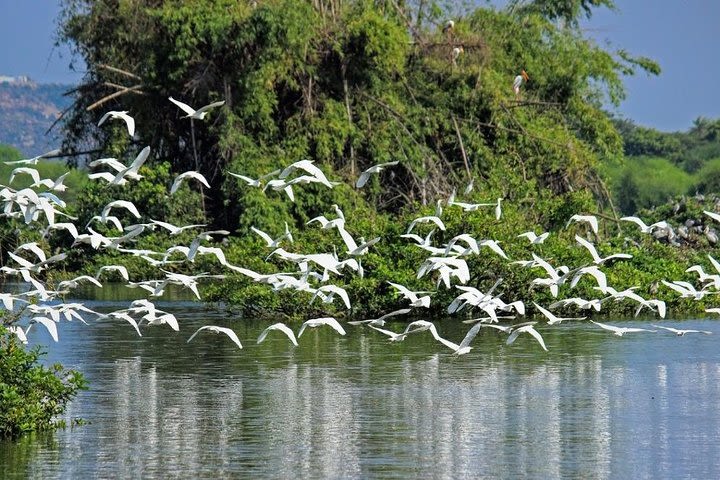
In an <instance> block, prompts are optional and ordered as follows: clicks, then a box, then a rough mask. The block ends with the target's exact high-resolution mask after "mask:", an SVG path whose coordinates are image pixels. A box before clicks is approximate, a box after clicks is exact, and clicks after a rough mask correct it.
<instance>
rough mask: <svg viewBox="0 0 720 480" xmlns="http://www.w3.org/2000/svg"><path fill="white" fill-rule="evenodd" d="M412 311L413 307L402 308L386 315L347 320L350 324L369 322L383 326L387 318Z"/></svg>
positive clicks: (369, 323)
mask: <svg viewBox="0 0 720 480" xmlns="http://www.w3.org/2000/svg"><path fill="white" fill-rule="evenodd" d="M411 311H412V308H401V309H400V310H395V311H392V312H390V313H386V314H385V315H382V316H381V317H378V318H371V319H367V320H353V321H349V322H347V323H348V324H350V325H362V324H365V323H366V324H368V325H373V326H376V327H382V326H384V325H385V320H387V319H388V318H392V317H396V316H398V315H405V314H406V313H410V312H411Z"/></svg>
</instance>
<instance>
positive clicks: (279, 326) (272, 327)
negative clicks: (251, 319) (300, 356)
mask: <svg viewBox="0 0 720 480" xmlns="http://www.w3.org/2000/svg"><path fill="white" fill-rule="evenodd" d="M272 330H280V331H281V332H283V333H284V334H285V335H287V337H288V338H289V339H290V341H291V342H292V344H293V345H295V346H296V347H297V346H298V342H297V339H296V338H295V333H293V331H292V330H290V328H289V327H288V326H287V325H285V324H284V323H282V322H278V323H274V324H272V325H270V326H269V327H267V328H266V329H265V330H263V331H262V333H261V334H260V336H259V337H258V339H257V343H261V342H262V341H263V340H265V337H267V335H268V333H270V332H271V331H272Z"/></svg>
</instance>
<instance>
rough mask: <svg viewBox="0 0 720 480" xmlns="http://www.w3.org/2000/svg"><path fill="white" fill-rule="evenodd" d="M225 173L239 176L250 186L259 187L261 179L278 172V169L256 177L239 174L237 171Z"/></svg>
mask: <svg viewBox="0 0 720 480" xmlns="http://www.w3.org/2000/svg"><path fill="white" fill-rule="evenodd" d="M227 173H229V174H230V175H232V176H233V177H235V178H239V179H240V180H242V181H243V182H245V183H247V184H248V185H249V186H251V187H258V188H259V187H260V186H261V185H262V182H263V180H265V179H266V178H270V177H274V176H275V175H277V174H279V173H280V169H277V170H273V171H272V172H270V173H266V174H265V175H261V176H260V177H258V178H257V179H254V178H250V177H247V176H245V175H240V174H239V173H232V172H227Z"/></svg>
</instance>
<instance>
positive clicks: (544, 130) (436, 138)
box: [59, 0, 653, 229]
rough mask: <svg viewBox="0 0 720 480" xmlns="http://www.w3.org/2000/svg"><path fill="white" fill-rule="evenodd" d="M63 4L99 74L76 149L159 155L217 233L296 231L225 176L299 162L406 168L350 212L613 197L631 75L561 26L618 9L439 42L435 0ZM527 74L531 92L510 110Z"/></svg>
mask: <svg viewBox="0 0 720 480" xmlns="http://www.w3.org/2000/svg"><path fill="white" fill-rule="evenodd" d="M63 4H64V10H63V15H62V17H61V20H60V31H59V33H60V39H61V40H62V41H65V42H68V43H69V44H70V45H71V46H72V48H73V49H74V52H75V54H76V55H78V56H80V57H81V58H82V59H83V60H84V62H85V63H86V65H87V67H88V71H87V74H86V76H85V78H84V79H83V81H82V83H81V85H80V86H79V87H78V88H77V90H76V91H75V96H74V99H75V103H74V106H73V108H72V110H71V111H70V112H69V114H68V115H67V119H66V122H65V129H66V134H67V136H66V142H65V146H66V147H67V148H68V149H71V150H74V151H83V150H94V149H98V150H102V151H103V152H105V153H104V154H106V152H108V151H109V152H112V153H113V154H115V155H117V156H121V155H126V156H132V155H134V154H135V153H136V152H137V151H139V150H140V149H141V148H143V147H144V146H145V145H152V146H153V159H152V160H151V161H152V162H161V161H167V162H169V164H170V166H171V169H172V171H174V172H181V171H185V170H190V169H193V170H198V171H200V172H201V173H203V174H204V175H205V177H206V178H208V180H209V181H210V183H211V185H212V188H211V189H210V190H208V191H206V192H204V193H205V195H206V196H207V198H206V214H207V215H208V217H209V219H210V221H211V222H213V223H214V224H216V225H218V226H223V227H228V228H231V229H235V228H238V227H247V226H248V225H250V224H252V222H253V221H255V220H256V219H257V218H261V217H263V216H264V215H265V213H267V212H268V211H272V212H274V217H276V219H277V220H279V219H281V218H285V219H291V220H292V219H293V218H296V219H301V218H297V217H298V216H299V214H298V212H297V211H293V210H292V207H287V206H285V205H281V204H279V203H276V204H273V202H272V200H267V201H265V200H263V201H258V198H256V196H257V192H253V191H250V190H248V189H247V188H243V187H242V183H241V182H239V181H238V180H237V179H236V178H234V177H232V176H230V175H228V172H235V173H242V174H246V175H249V176H253V175H254V176H258V175H261V174H263V173H266V172H268V171H270V170H272V169H274V168H279V167H282V166H285V165H287V164H289V163H291V162H293V161H296V160H299V159H301V158H310V159H312V160H314V161H316V162H318V163H320V164H323V165H326V166H329V167H332V169H333V171H334V172H335V174H336V175H338V176H339V177H341V178H343V179H351V180H352V179H353V178H356V177H357V175H358V174H359V172H361V171H362V170H364V169H366V168H368V167H369V166H371V165H374V164H377V163H382V162H388V161H392V160H399V161H400V165H398V166H397V167H395V168H393V169H392V171H391V172H390V173H389V175H391V176H392V181H391V182H384V183H383V186H382V187H380V185H379V184H378V183H372V182H371V184H369V185H368V187H366V188H365V189H364V190H363V192H362V193H363V196H362V197H363V198H361V199H358V200H354V201H355V202H356V201H363V200H366V201H368V202H369V204H371V205H374V206H376V208H380V209H381V210H388V211H398V210H399V209H400V208H402V207H404V206H407V205H413V204H428V203H432V202H434V201H435V200H436V199H438V198H441V197H444V196H447V195H448V194H449V193H450V191H451V190H452V189H453V188H454V187H457V186H458V185H460V184H461V183H463V182H467V181H468V180H469V178H475V177H476V178H478V179H479V180H480V181H479V182H477V185H479V190H480V191H481V192H483V193H485V194H487V195H491V196H495V195H500V196H503V197H504V198H508V199H511V200H512V199H514V200H520V201H523V199H525V201H527V200H528V199H533V198H536V197H538V198H542V197H543V196H560V197H562V196H564V195H566V194H571V193H572V192H574V191H577V190H582V189H584V188H590V189H591V190H592V191H593V192H594V193H595V196H596V198H597V199H598V200H600V201H602V200H604V199H605V200H606V199H607V191H606V190H605V188H604V186H603V185H602V181H601V179H600V177H599V175H598V173H597V166H598V164H599V162H602V161H611V162H612V161H620V159H621V158H622V143H621V140H620V137H619V135H618V133H617V131H616V129H615V128H614V126H613V124H612V122H611V121H610V119H609V118H608V117H607V115H606V114H605V113H604V112H603V111H602V104H603V102H604V101H610V102H618V101H620V100H621V99H622V98H623V96H624V89H623V85H622V75H623V74H625V73H628V72H629V71H631V70H632V69H633V68H634V67H637V66H638V61H637V60H636V59H633V58H631V57H629V56H628V55H627V54H626V53H625V52H622V51H619V52H608V51H606V50H604V49H602V48H600V47H598V46H597V45H596V44H595V43H594V42H593V41H591V40H589V39H586V38H584V37H583V35H582V32H581V31H580V30H579V29H578V28H568V25H562V26H558V25H556V24H555V23H554V21H555V20H557V19H558V18H561V19H564V20H567V21H568V22H569V23H570V24H572V23H573V21H574V20H576V19H577V18H578V15H579V14H580V13H579V12H581V11H582V12H584V13H585V14H586V15H587V14H589V13H590V12H591V8H594V7H596V6H603V5H604V6H610V7H611V6H612V2H610V1H605V0H601V1H595V0H593V1H573V2H564V1H555V2H553V1H547V0H543V1H535V2H531V3H530V4H529V5H527V7H528V8H517V9H513V8H512V7H510V8H508V9H507V10H502V11H497V10H494V9H489V8H476V9H474V10H470V11H467V12H465V13H464V14H463V15H460V16H457V15H456V16H455V17H453V20H454V25H453V28H452V29H443V28H441V27H442V26H443V25H445V21H446V20H447V19H449V17H448V15H449V14H448V12H449V11H450V10H449V9H443V8H442V6H440V5H438V4H434V3H433V4H425V3H420V4H407V5H406V4H403V3H396V2H394V1H390V2H377V3H375V2H365V1H352V2H336V1H330V2H327V1H319V0H316V1H313V2H307V1H301V0H270V1H267V2H262V3H256V2H237V1H235V0H221V1H216V0H213V1H210V0H200V1H194V2H189V1H180V0H174V1H164V2H158V1H155V0H133V1H129V0H126V1H122V0H121V1H118V0H93V1H91V0H65V1H64V2H63ZM530 7H532V8H530ZM568 22H566V23H568ZM460 46H462V47H463V49H462V52H463V53H462V54H461V55H458V57H457V58H456V59H453V49H455V48H458V47H460ZM639 66H640V67H641V68H650V70H652V67H653V65H649V67H648V65H646V64H642V63H641V64H639ZM522 69H524V70H525V71H526V72H528V75H529V78H530V80H529V81H528V82H527V83H526V84H525V85H524V86H523V89H522V92H521V94H520V97H519V98H516V97H515V95H514V94H513V92H512V88H511V85H512V81H513V78H514V77H515V76H516V75H517V74H518V73H519V72H520V70H522ZM170 96H173V97H175V98H177V99H179V100H182V101H184V102H186V103H188V104H190V105H192V106H194V107H196V108H197V107H199V106H201V105H205V104H208V103H210V102H212V101H217V100H224V101H225V102H226V103H225V106H224V107H223V108H222V109H218V110H215V111H212V112H211V113H210V114H209V115H208V117H207V118H206V119H205V121H202V122H201V121H194V122H192V124H191V122H190V121H189V120H188V119H186V118H182V112H181V111H179V110H178V109H177V107H175V106H174V105H173V104H171V103H170V102H169V101H168V97H170ZM108 110H128V111H129V112H130V113H131V115H133V116H134V118H135V119H136V123H137V125H138V128H137V134H136V136H135V137H134V138H133V139H130V138H129V137H128V136H127V134H126V133H124V126H123V125H122V124H121V123H122V122H120V123H118V124H105V125H103V126H102V127H97V125H96V124H97V120H98V119H99V118H100V116H101V115H102V114H103V113H104V112H105V111H108ZM333 195H346V194H345V193H341V192H338V193H333ZM347 195H351V196H353V195H355V194H354V193H352V192H347ZM355 196H357V195H355Z"/></svg>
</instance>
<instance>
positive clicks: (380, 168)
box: [355, 160, 400, 188]
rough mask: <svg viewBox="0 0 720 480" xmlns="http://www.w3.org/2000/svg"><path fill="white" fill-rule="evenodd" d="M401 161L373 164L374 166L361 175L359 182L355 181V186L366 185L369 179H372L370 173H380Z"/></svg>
mask: <svg viewBox="0 0 720 480" xmlns="http://www.w3.org/2000/svg"><path fill="white" fill-rule="evenodd" d="M398 163H400V162H399V161H397V160H396V161H394V162H386V163H379V164H377V165H373V166H372V167H370V168H368V169H367V170H365V171H364V172H362V173H361V174H360V176H359V177H358V179H357V182H356V183H355V188H362V187H364V186H365V184H366V183H367V181H368V180H369V179H370V175H372V174H374V173H380V172H382V171H383V170H384V169H385V168H387V167H392V166H394V165H397V164H398Z"/></svg>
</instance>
